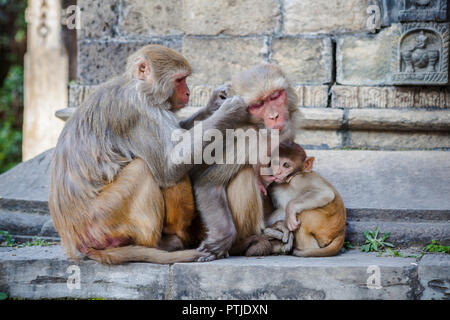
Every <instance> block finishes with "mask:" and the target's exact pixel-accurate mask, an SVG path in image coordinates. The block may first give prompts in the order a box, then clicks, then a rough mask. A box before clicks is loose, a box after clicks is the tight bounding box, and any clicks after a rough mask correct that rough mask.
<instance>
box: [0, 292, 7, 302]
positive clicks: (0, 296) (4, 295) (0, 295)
mask: <svg viewBox="0 0 450 320" xmlns="http://www.w3.org/2000/svg"><path fill="white" fill-rule="evenodd" d="M6 299H8V294H7V293H6V292H0V301H2V300H6Z"/></svg>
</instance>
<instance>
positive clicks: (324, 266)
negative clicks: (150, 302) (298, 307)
mask: <svg viewBox="0 0 450 320" xmlns="http://www.w3.org/2000/svg"><path fill="white" fill-rule="evenodd" d="M413 263H415V259H393V258H379V257H376V256H374V255H373V254H364V253H360V252H348V253H345V254H341V255H339V256H336V257H330V258H320V259H318V258H297V257H264V258H257V259H255V258H234V257H232V258H228V259H223V260H217V261H213V262H211V263H202V264H193V263H188V264H183V265H181V264H175V265H174V266H173V274H174V288H173V290H174V298H175V299H243V300H246V299H260V300H263V299H295V300H303V299H305V300H311V299H314V300H322V299H336V300H340V299H392V298H394V297H395V299H413V298H414V297H415V286H416V281H417V266H416V265H414V264H413ZM375 269H376V270H378V274H379V275H380V278H379V279H380V285H381V287H380V288H379V289H374V288H373V286H371V287H372V288H373V289H369V288H368V285H367V283H369V284H372V282H371V279H369V278H370V277H371V276H373V273H374V272H376V271H374V270H375ZM224 279H226V280H224Z"/></svg>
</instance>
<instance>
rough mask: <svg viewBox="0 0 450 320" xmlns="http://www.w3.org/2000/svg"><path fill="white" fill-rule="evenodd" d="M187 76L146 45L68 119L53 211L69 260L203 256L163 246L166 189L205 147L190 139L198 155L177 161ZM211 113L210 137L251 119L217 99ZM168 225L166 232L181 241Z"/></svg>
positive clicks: (237, 104)
mask: <svg viewBox="0 0 450 320" xmlns="http://www.w3.org/2000/svg"><path fill="white" fill-rule="evenodd" d="M190 74H191V67H190V65H189V63H188V61H187V60H186V59H185V58H184V57H183V56H182V55H180V54H179V53H177V52H175V51H173V50H171V49H169V48H166V47H162V46H158V45H149V46H146V47H144V48H142V49H140V50H138V51H137V52H136V53H135V54H133V55H132V56H131V57H130V58H129V60H128V65H127V70H126V72H125V73H124V74H123V75H121V76H119V77H117V78H115V79H112V80H110V81H108V82H107V83H105V84H103V85H101V86H100V87H99V88H98V89H97V90H96V91H95V92H94V93H93V94H92V95H91V96H90V97H89V98H88V99H87V100H86V102H85V103H84V104H83V105H81V106H80V107H79V108H77V111H76V112H75V114H74V115H73V116H72V117H71V118H70V119H69V120H68V121H67V123H66V125H65V127H64V129H63V131H62V133H61V136H60V138H59V141H58V144H57V146H56V149H55V152H54V159H53V162H52V168H51V183H50V196H49V207H50V212H51V215H52V218H53V221H54V224H55V227H56V229H57V230H58V233H59V235H60V237H61V240H62V244H63V246H64V248H65V250H66V253H67V254H68V256H69V257H71V258H75V259H76V258H77V256H78V252H80V253H82V254H84V255H86V256H87V257H89V258H91V259H94V260H97V261H100V262H103V263H111V264H113V263H122V262H127V261H146V262H154V263H173V262H185V261H193V260H195V259H197V258H199V257H202V256H204V254H203V253H201V252H199V251H197V250H184V251H175V252H167V251H164V250H161V249H159V248H158V245H160V246H161V244H160V240H161V234H162V231H163V222H164V216H165V215H164V209H165V206H164V197H163V192H162V191H161V188H170V187H173V186H175V185H176V183H177V182H179V181H182V183H184V182H183V181H184V180H183V179H184V177H185V176H186V174H187V173H188V171H189V170H190V169H191V168H192V167H193V163H194V161H193V159H194V157H195V155H196V152H197V153H198V152H201V151H202V148H203V146H204V142H203V141H202V136H198V137H195V136H194V135H192V134H191V136H194V139H187V140H186V141H184V142H183V143H186V144H189V145H188V146H186V148H187V149H189V150H194V152H193V153H192V154H187V155H185V157H187V158H186V159H184V160H186V161H182V162H181V163H180V162H179V161H174V160H173V159H172V151H173V149H174V147H175V142H173V141H172V140H171V135H172V131H173V130H175V129H177V128H179V124H178V122H177V120H176V118H175V116H174V114H173V111H175V110H178V109H180V108H183V107H184V106H185V105H186V104H187V103H188V101H189V94H190V92H189V88H188V87H187V85H186V78H187V77H188V76H189V75H190ZM217 101H219V104H220V105H221V107H220V108H217ZM216 109H218V110H217V111H216V112H214V111H215V110H216ZM205 110H206V112H210V113H211V114H212V113H213V112H214V114H212V115H211V116H210V117H208V118H207V119H205V120H204V121H203V123H202V128H203V130H204V131H205V130H209V129H219V130H224V129H226V128H230V127H233V126H234V124H238V122H237V121H238V120H240V119H242V120H243V121H245V120H246V119H247V117H248V116H247V115H248V112H247V106H246V104H245V103H244V102H243V101H242V100H241V99H239V98H237V97H234V98H231V99H228V100H226V101H225V102H224V103H223V99H222V98H220V97H219V92H217V91H216V92H214V94H213V96H212V98H211V100H210V103H209V104H208V106H207V107H206V108H205ZM198 150H199V151H198ZM179 199H183V197H180V198H179ZM169 201H176V199H175V200H174V199H171V200H169ZM180 201H182V200H180ZM172 204H173V206H174V208H177V204H176V203H172ZM172 214H175V216H176V215H177V212H176V211H175V212H172ZM179 214H182V212H180V213H179ZM188 218H189V219H190V218H191V216H188ZM169 227H170V223H169ZM169 227H168V228H167V229H168V230H166V231H168V232H173V233H176V234H178V233H177V231H176V230H175V231H174V230H170V228H169ZM181 236H182V235H181Z"/></svg>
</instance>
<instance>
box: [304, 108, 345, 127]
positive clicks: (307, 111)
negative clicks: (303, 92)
mask: <svg viewBox="0 0 450 320" xmlns="http://www.w3.org/2000/svg"><path fill="white" fill-rule="evenodd" d="M300 111H301V118H300V119H299V121H298V122H299V127H300V130H301V128H304V129H322V130H323V129H327V130H332V129H339V128H340V127H341V126H342V121H343V116H344V111H342V110H339V109H330V108H300Z"/></svg>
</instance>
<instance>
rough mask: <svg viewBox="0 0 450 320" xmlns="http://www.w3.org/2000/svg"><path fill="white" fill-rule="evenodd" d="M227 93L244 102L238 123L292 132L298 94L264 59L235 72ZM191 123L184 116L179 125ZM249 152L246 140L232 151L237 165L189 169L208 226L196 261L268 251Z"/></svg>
mask: <svg viewBox="0 0 450 320" xmlns="http://www.w3.org/2000/svg"><path fill="white" fill-rule="evenodd" d="M231 92H233V93H234V94H236V95H238V96H240V97H242V98H243V100H244V102H245V104H246V105H248V112H249V115H250V118H249V119H248V121H247V123H245V124H242V125H240V126H239V128H242V129H244V130H246V129H254V130H255V129H256V130H257V129H262V128H268V129H277V130H279V132H280V140H283V139H285V138H287V137H290V136H291V135H292V130H291V128H292V123H291V122H292V121H293V120H292V119H294V113H295V112H296V111H297V99H298V98H297V96H296V94H295V92H294V90H293V89H292V87H291V86H290V84H289V83H288V81H287V80H286V77H285V76H284V75H283V73H282V72H281V70H280V69H279V68H278V67H277V66H275V65H270V64H264V65H260V66H257V67H254V68H251V69H249V70H247V71H244V72H242V73H240V74H238V75H237V76H236V77H234V79H233V80H232V83H231ZM201 114H202V112H201V111H200V112H199V113H197V114H196V115H195V116H200V115H201ZM236 120H238V119H237V118H236ZM192 123H193V122H192V120H191V119H188V120H186V121H185V126H184V127H186V128H189V125H192ZM225 149H227V150H229V149H230V146H228V148H225ZM251 152H254V150H249V148H248V145H243V146H240V147H239V145H237V148H236V152H235V156H238V157H243V158H244V159H243V160H244V161H241V164H239V163H238V162H237V161H236V158H235V159H234V161H233V163H234V164H228V161H227V164H213V165H202V166H196V167H194V168H193V170H192V171H191V178H192V182H193V185H194V191H195V197H196V206H197V210H198V211H199V212H200V215H201V218H202V220H203V222H204V223H205V227H206V230H207V235H206V239H204V240H203V242H202V243H201V245H200V247H199V250H200V251H201V252H205V253H207V254H208V256H207V257H199V258H198V260H201V261H204V260H213V259H216V258H220V257H224V256H227V255H228V254H229V253H230V254H245V255H266V254H270V251H271V248H270V243H269V242H268V239H267V237H265V236H263V235H261V229H262V228H263V226H264V223H263V208H262V200H261V194H260V192H259V190H258V186H257V184H256V180H255V174H254V172H253V168H252V167H251V166H250V165H248V163H249V162H248V156H249V153H251ZM227 160H228V158H227ZM241 160H242V159H241Z"/></svg>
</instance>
